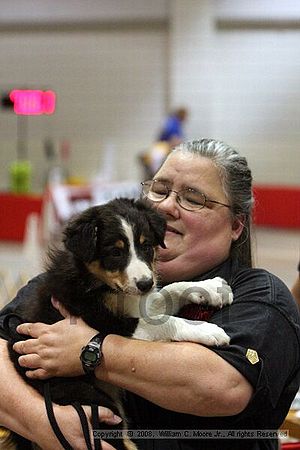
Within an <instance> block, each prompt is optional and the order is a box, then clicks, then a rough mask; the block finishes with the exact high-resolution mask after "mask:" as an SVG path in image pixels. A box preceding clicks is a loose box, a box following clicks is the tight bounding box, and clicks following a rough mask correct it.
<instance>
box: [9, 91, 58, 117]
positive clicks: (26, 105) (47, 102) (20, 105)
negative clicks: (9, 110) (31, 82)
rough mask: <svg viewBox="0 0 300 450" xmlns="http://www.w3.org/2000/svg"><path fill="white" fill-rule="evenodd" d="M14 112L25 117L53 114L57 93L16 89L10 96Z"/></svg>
mask: <svg viewBox="0 0 300 450" xmlns="http://www.w3.org/2000/svg"><path fill="white" fill-rule="evenodd" d="M9 98H10V101H11V102H12V103H13V108H14V112H15V113H16V114H22V115H24V116H33V115H41V114H53V113H54V111H55V100H56V96H55V92H54V91H40V90H33V89H14V90H13V91H11V92H10V94H9Z"/></svg>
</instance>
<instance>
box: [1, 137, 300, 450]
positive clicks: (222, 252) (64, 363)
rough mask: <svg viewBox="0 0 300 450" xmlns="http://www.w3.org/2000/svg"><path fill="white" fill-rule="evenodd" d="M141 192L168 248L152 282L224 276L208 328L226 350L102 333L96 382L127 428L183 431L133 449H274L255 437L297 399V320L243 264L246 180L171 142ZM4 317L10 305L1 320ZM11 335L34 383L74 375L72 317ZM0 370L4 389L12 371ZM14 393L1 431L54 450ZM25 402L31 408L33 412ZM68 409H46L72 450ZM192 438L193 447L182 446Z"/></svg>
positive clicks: (76, 332)
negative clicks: (122, 404)
mask: <svg viewBox="0 0 300 450" xmlns="http://www.w3.org/2000/svg"><path fill="white" fill-rule="evenodd" d="M143 189H144V195H146V196H147V197H148V199H149V200H150V201H152V203H153V204H154V205H155V206H156V207H157V208H158V209H159V210H160V211H161V212H162V213H164V214H165V216H166V218H167V223H168V227H167V233H166V238H165V242H166V245H167V248H166V249H161V250H160V252H159V262H158V271H159V274H160V277H161V282H162V284H168V283H171V282H173V281H179V280H193V279H197V280H201V279H206V278H211V277H214V276H221V277H223V278H225V279H226V280H227V282H228V283H229V284H230V285H231V287H232V290H233V294H234V301H233V304H232V305H231V306H230V307H228V308H225V309H224V310H222V311H218V312H215V313H214V314H213V316H212V318H211V321H212V322H213V323H216V324H217V325H219V326H221V327H223V328H224V330H225V331H226V332H227V334H229V336H230V337H231V342H230V345H229V346H228V347H223V348H206V347H204V346H202V345H199V344H194V343H186V342H185V343H175V342H170V343H164V342H145V341H138V340H136V341H135V340H131V339H126V338H123V337H120V336H116V335H108V336H106V338H105V339H104V341H103V346H102V351H103V359H102V361H101V364H100V366H98V367H97V368H96V370H95V376H96V377H97V378H99V379H101V380H105V381H108V382H110V383H113V384H115V385H117V386H120V387H122V388H124V389H126V390H127V391H128V408H129V415H130V417H131V419H132V421H133V425H134V427H136V428H137V429H140V430H144V429H149V430H170V429H171V430H187V434H186V435H180V436H179V438H178V437H177V439H153V440H150V439H149V440H145V439H141V440H139V441H138V445H139V448H142V449H144V448H145V449H150V448H151V449H160V450H161V449H198V448H203V449H205V450H210V449H218V450H220V449H230V450H234V449H240V448H241V447H242V446H243V448H244V449H251V450H254V449H276V448H278V442H277V439H276V436H275V437H274V434H275V433H274V432H273V434H272V435H270V434H269V435H268V436H266V438H264V439H262V436H263V433H264V431H263V430H276V429H277V428H278V427H279V426H280V425H281V423H282V421H283V419H284V417H285V415H286V414H287V412H288V409H289V406H290V404H291V402H292V400H293V397H294V395H295V393H296V392H297V389H298V386H299V361H300V357H299V348H300V347H299V341H300V338H299V324H300V321H299V316H298V313H297V310H296V306H295V303H294V302H293V299H292V297H291V295H290V293H289V290H288V289H287V287H286V286H285V285H284V284H283V283H282V282H281V281H280V280H278V279H277V278H276V277H275V276H273V275H271V274H270V273H268V272H266V271H264V270H260V269H252V267H251V265H252V264H251V242H250V222H251V207H252V191H251V172H250V170H249V168H248V166H247V162H246V160H245V158H243V157H241V156H240V155H239V154H238V153H237V152H236V151H235V150H233V149H232V148H230V147H228V146H227V145H225V144H224V143H222V142H218V141H215V140H210V139H202V140H200V141H194V142H190V143H187V144H182V145H180V146H179V147H177V148H176V149H175V150H174V151H173V152H172V153H171V154H170V155H169V156H168V158H167V160H166V161H165V162H164V164H163V165H162V167H161V168H160V170H159V171H158V172H157V174H156V176H155V181H154V182H153V180H152V182H150V183H144V186H143ZM37 284H38V280H35V281H33V282H32V283H31V285H29V286H27V287H26V288H24V290H23V292H21V293H20V294H19V297H18V299H17V300H16V301H21V300H20V298H22V296H24V295H30V292H31V290H32V289H34V288H35V287H34V286H35V285H37ZM12 309H13V304H11V305H10V306H9V307H8V308H6V310H5V311H4V312H3V314H2V315H3V316H4V315H5V314H6V313H7V312H8V311H9V310H12ZM195 316H196V314H195ZM19 331H21V332H22V333H25V334H30V335H31V336H33V337H34V338H37V339H32V340H28V341H26V343H20V344H19V343H18V344H16V350H17V351H19V352H20V353H21V354H23V355H22V356H21V357H20V362H21V363H22V365H24V366H27V367H29V368H32V369H36V370H33V371H30V372H29V373H28V376H31V377H39V378H47V377H48V376H56V375H63V376H73V375H78V374H82V373H83V369H82V366H81V363H80V360H79V354H80V351H81V348H82V347H83V346H84V345H85V344H86V343H87V342H88V341H89V339H90V338H91V337H92V336H94V335H95V334H96V330H92V329H90V328H89V327H88V326H86V325H85V324H84V323H83V322H82V321H78V322H77V326H76V327H75V326H74V325H71V324H70V321H69V320H68V319H67V318H66V319H65V320H63V321H61V322H59V323H57V324H54V325H51V326H47V325H44V324H30V325H28V324H24V325H21V327H20V330H19ZM7 365H8V363H7ZM5 370H6V371H7V374H6V377H7V376H10V377H11V379H12V380H14V381H15V379H16V378H15V375H14V374H13V370H12V369H11V367H10V366H9V365H8V367H5ZM2 378H3V375H1V379H2ZM1 379H0V380H1ZM1 383H2V381H1ZM6 383H7V378H6ZM2 385H4V382H3V384H2ZM6 389H7V388H6ZM15 389H16V391H17V394H16V392H14V391H13V389H12V388H11V389H9V395H10V397H9V398H10V402H15V401H16V398H17V397H18V395H21V393H22V395H23V398H24V401H25V405H24V406H22V411H21V413H20V414H17V413H16V412H12V411H11V406H10V407H8V406H7V405H6V404H5V400H2V401H1V404H2V407H1V408H2V414H1V415H0V420H1V421H2V423H3V424H4V425H6V426H8V427H10V428H12V429H15V430H16V431H18V432H21V433H23V434H24V435H25V436H27V437H29V438H31V439H33V440H36V441H37V442H39V443H40V445H41V446H42V447H43V448H45V449H51V448H59V447H58V445H56V446H54V445H53V444H52V446H51V445H50V444H49V443H47V439H48V442H49V440H50V436H51V439H52V434H51V433H50V431H49V426H48V425H46V422H47V421H46V419H45V414H44V413H42V410H41V401H40V399H39V398H38V395H37V394H36V393H32V392H31V391H29V390H28V387H26V388H25V386H24V384H22V383H21V381H19V382H18V384H17V387H16V388H15ZM5 397H6V401H8V396H7V395H5ZM28 402H31V403H32V404H33V402H35V404H36V405H37V406H36V411H37V412H33V411H32V409H31V408H29V407H28ZM67 408H68V407H56V413H57V416H58V420H59V423H60V425H61V427H62V429H63V431H65V432H66V435H67V437H69V438H70V439H71V440H72V439H73V440H72V442H73V443H74V448H76V449H82V448H84V446H82V444H81V443H80V441H79V439H78V433H79V431H77V435H76V436H75V435H74V429H73V424H72V432H71V431H70V426H69V427H68V421H69V420H71V419H72V418H73V417H74V416H72V417H71V414H72V413H71V412H70V410H69V409H67ZM0 411H1V410H0ZM105 414H106V417H107V415H108V414H109V412H108V411H105ZM101 415H102V413H101V411H100V416H101ZM37 416H38V417H37ZM33 419H34V420H38V424H39V426H38V427H35V431H32V426H31V428H30V431H29V432H27V434H26V432H25V431H26V425H27V424H28V423H31V422H30V421H31V420H33ZM111 420H118V419H117V418H111ZM42 427H45V428H44V431H43V430H42ZM24 429H25V430H24ZM193 430H195V434H194V436H193V437H197V436H198V439H191V433H193ZM247 432H248V436H247V437H248V439H243V441H242V442H241V441H240V439H238V438H242V437H243V436H245V433H247ZM250 432H251V433H252V434H251V436H250V435H249V433H250ZM45 433H47V436H46V437H45ZM68 433H69V435H68ZM209 433H212V434H209ZM242 433H244V434H242ZM41 434H42V436H41ZM264 436H265V435H264ZM186 437H189V438H190V439H187V438H186ZM205 437H206V438H205ZM249 438H251V439H249ZM52 442H53V441H52ZM103 448H104V447H103ZM105 448H106V449H109V448H111V447H109V446H108V444H107V446H106V447H105Z"/></svg>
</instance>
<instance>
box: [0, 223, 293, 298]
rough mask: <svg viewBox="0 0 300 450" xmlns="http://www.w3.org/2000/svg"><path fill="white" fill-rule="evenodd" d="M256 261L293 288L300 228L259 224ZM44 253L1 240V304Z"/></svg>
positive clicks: (34, 271)
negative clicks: (284, 228)
mask: <svg viewBox="0 0 300 450" xmlns="http://www.w3.org/2000/svg"><path fill="white" fill-rule="evenodd" d="M253 253H254V261H255V266H256V267H263V268H265V269H267V270H269V271H270V272H272V273H274V274H275V275H277V276H278V277H279V278H281V279H282V280H283V281H284V282H285V283H286V284H287V286H288V287H291V286H292V284H293V282H294V280H295V279H296V275H297V270H296V269H297V264H298V261H299V259H300V230H296V231H295V230H292V231H291V230H282V229H272V228H262V227H258V228H256V229H255V230H254V246H253ZM42 259H43V252H40V250H39V248H37V246H36V245H35V243H34V241H33V240H32V239H31V241H29V242H27V244H26V245H25V246H23V245H22V244H18V243H8V242H3V241H2V242H0V305H1V304H2V305H3V304H4V303H6V302H7V301H8V300H9V299H11V298H13V296H14V295H15V292H16V290H17V289H18V288H19V287H20V286H22V285H23V284H24V283H25V282H26V281H27V280H28V279H29V278H31V277H32V276H34V275H35V274H37V273H39V272H40V271H41V270H42Z"/></svg>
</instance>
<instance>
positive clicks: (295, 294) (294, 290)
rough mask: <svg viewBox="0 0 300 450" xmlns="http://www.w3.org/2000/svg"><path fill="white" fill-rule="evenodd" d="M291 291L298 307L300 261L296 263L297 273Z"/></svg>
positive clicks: (299, 303) (299, 300)
mask: <svg viewBox="0 0 300 450" xmlns="http://www.w3.org/2000/svg"><path fill="white" fill-rule="evenodd" d="M291 291H292V294H293V297H294V299H295V300H296V302H297V305H298V307H299V308H300V261H299V263H298V275H297V278H296V281H295V283H294V284H293V287H292V289H291Z"/></svg>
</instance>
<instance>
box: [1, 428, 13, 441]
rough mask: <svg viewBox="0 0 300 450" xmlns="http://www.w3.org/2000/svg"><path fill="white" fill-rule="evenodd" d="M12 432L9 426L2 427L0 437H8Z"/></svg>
mask: <svg viewBox="0 0 300 450" xmlns="http://www.w3.org/2000/svg"><path fill="white" fill-rule="evenodd" d="M10 434H11V432H10V431H9V430H8V429H7V428H3V427H0V439H4V438H6V437H8V436H9V435H10Z"/></svg>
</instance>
